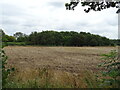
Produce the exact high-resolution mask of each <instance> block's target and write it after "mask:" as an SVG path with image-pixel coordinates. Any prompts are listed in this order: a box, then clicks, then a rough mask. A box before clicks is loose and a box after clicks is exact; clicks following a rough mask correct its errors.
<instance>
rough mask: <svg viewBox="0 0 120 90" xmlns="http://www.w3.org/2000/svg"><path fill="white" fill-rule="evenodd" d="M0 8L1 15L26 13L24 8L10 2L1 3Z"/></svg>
mask: <svg viewBox="0 0 120 90" xmlns="http://www.w3.org/2000/svg"><path fill="white" fill-rule="evenodd" d="M0 8H2V15H4V16H23V15H25V14H26V13H25V12H26V11H25V9H23V8H22V7H18V6H16V5H12V4H2V5H0Z"/></svg>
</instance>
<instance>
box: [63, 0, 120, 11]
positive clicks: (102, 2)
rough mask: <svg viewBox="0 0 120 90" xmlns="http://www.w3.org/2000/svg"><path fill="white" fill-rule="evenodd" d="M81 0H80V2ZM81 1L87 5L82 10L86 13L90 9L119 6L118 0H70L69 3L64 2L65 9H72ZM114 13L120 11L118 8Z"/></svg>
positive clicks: (99, 9)
mask: <svg viewBox="0 0 120 90" xmlns="http://www.w3.org/2000/svg"><path fill="white" fill-rule="evenodd" d="M80 1H81V2H80ZM79 3H81V5H82V6H83V7H84V6H88V8H87V9H84V11H85V12H86V13H88V12H89V11H90V10H93V11H101V10H104V9H107V8H110V7H116V8H120V6H119V4H120V1H118V0H111V1H108V0H93V1H92V0H90V1H89V0H84V1H83V0H71V1H70V3H66V4H65V6H66V10H74V8H75V7H76V6H77V5H78V4H79ZM116 13H120V9H118V10H117V12H116Z"/></svg>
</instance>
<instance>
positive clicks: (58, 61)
mask: <svg viewBox="0 0 120 90" xmlns="http://www.w3.org/2000/svg"><path fill="white" fill-rule="evenodd" d="M115 49H117V48H116V47H38V46H36V47H33V46H8V47H5V48H4V50H5V52H6V55H7V56H8V65H7V67H15V68H16V71H15V73H14V74H12V78H11V79H14V80H15V81H17V82H19V81H27V80H30V79H35V78H37V80H38V78H40V73H41V70H43V69H46V68H47V69H46V70H48V73H49V76H50V75H51V76H50V78H51V80H50V82H54V83H55V82H59V83H61V86H62V87H66V85H69V84H70V85H73V84H76V85H73V86H74V87H84V88H85V87H88V86H87V85H86V84H85V83H83V80H82V79H83V77H85V73H86V72H87V75H88V74H89V75H88V76H87V77H88V78H89V79H90V78H91V79H92V77H90V75H91V74H90V73H91V72H92V73H99V71H100V70H102V68H97V65H98V64H100V63H101V62H102V60H100V58H101V56H100V55H101V54H104V53H109V52H110V51H111V50H115ZM65 74H66V76H65ZM75 75H77V76H75ZM71 77H72V78H71ZM73 77H74V79H73ZM77 77H79V80H80V81H76V80H77ZM68 78H69V80H68ZM64 80H66V81H64ZM42 82H43V81H42ZM62 83H63V84H64V85H65V86H64V85H62ZM79 84H80V85H81V86H80V85H79ZM83 84H84V85H83ZM52 87H55V86H54V85H53V86H52Z"/></svg>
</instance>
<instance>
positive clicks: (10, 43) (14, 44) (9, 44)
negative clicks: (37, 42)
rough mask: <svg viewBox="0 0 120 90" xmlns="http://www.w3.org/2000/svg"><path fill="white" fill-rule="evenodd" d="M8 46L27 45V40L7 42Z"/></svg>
mask: <svg viewBox="0 0 120 90" xmlns="http://www.w3.org/2000/svg"><path fill="white" fill-rule="evenodd" d="M6 43H7V45H8V46H25V45H26V43H25V42H6Z"/></svg>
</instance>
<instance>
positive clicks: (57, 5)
mask: <svg viewBox="0 0 120 90" xmlns="http://www.w3.org/2000/svg"><path fill="white" fill-rule="evenodd" d="M47 5H48V6H53V7H57V8H61V7H63V6H64V3H63V2H48V3H47Z"/></svg>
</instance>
